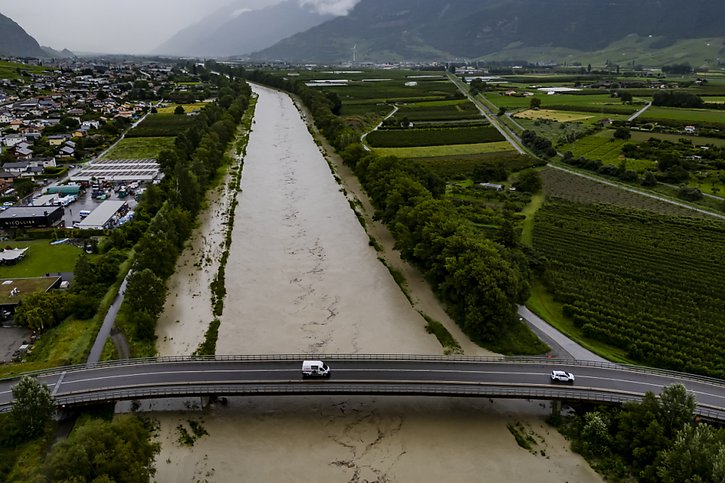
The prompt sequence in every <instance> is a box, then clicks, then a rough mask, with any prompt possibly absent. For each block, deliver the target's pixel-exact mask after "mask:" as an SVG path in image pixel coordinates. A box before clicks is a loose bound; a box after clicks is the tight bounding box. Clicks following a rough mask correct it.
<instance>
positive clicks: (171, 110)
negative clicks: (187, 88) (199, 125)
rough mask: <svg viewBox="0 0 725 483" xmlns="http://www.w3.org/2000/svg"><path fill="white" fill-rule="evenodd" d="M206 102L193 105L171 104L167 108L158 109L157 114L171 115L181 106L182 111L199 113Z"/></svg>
mask: <svg viewBox="0 0 725 483" xmlns="http://www.w3.org/2000/svg"><path fill="white" fill-rule="evenodd" d="M206 105H207V103H206V102H195V103H193V104H171V105H168V106H163V107H159V108H158V113H159V114H173V113H174V111H175V110H176V108H177V107H179V106H181V107H183V108H184V111H185V112H187V113H189V112H194V111H201V110H202V109H204V108H205V107H206Z"/></svg>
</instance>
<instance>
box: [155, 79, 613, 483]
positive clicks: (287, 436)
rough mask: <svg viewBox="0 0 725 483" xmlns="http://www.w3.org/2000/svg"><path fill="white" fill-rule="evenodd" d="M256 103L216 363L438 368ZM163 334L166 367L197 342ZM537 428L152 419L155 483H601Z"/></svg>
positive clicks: (421, 420) (263, 92)
mask: <svg viewBox="0 0 725 483" xmlns="http://www.w3.org/2000/svg"><path fill="white" fill-rule="evenodd" d="M254 91H255V92H256V93H257V94H258V95H259V99H258V103H257V108H256V115H255V122H254V124H253V129H252V133H251V136H250V139H249V145H248V148H247V155H246V158H245V164H244V171H243V177H242V185H241V189H242V191H241V192H240V193H238V200H239V205H238V207H237V209H236V214H235V220H234V231H233V242H232V245H231V252H230V257H229V261H228V264H227V268H226V288H227V297H226V300H225V308H224V314H223V316H222V317H221V326H220V329H219V339H218V342H217V351H216V352H217V354H265V353H300V352H305V353H336V352H337V353H425V354H441V353H442V348H441V346H440V345H439V343H438V342H437V341H436V339H435V338H434V337H433V336H432V335H429V334H427V333H426V332H425V329H424V327H425V322H424V321H423V319H422V318H421V316H420V315H419V314H418V313H417V312H416V311H415V310H413V309H412V308H411V306H410V304H409V302H408V300H407V299H406V298H405V296H404V295H403V293H402V292H401V291H400V289H399V288H398V286H397V285H396V284H395V282H394V280H393V278H392V277H391V275H390V274H389V272H388V271H387V269H386V268H385V267H384V266H383V265H382V264H381V263H380V262H379V261H378V260H377V254H376V252H375V250H374V249H373V248H371V247H370V246H369V244H368V236H367V234H366V233H365V231H364V229H363V228H362V227H361V225H360V224H359V222H358V220H357V218H356V216H355V214H354V212H353V211H352V210H351V209H350V206H349V204H348V201H347V199H346V197H345V195H344V193H343V192H342V189H341V187H340V186H339V185H338V184H337V183H336V181H335V178H334V177H333V175H332V173H331V172H330V168H329V167H328V165H327V163H326V161H325V159H324V157H323V156H322V154H321V153H320V150H319V148H318V146H317V145H316V144H315V141H314V139H313V138H312V136H311V135H310V133H309V132H308V130H307V127H306V125H305V123H304V121H303V120H302V118H301V116H300V113H299V112H298V111H297V109H296V108H295V106H294V104H293V102H292V100H291V99H290V97H289V96H287V95H286V94H284V93H280V92H277V91H274V90H271V89H267V88H263V87H258V86H255V87H254ZM213 206H214V205H212V208H211V209H210V210H209V211H210V216H214V213H215V210H214V208H213ZM217 212H218V211H217ZM204 226H205V225H204V224H202V227H201V229H202V230H203V229H204ZM212 228H214V227H213V224H212ZM217 228H218V227H217ZM198 237H199V238H198V240H204V243H205V244H210V245H218V244H219V243H221V241H222V238H223V233H222V231H221V230H218V229H211V228H210V230H209V232H208V233H204V234H201V235H198ZM180 263H184V262H180ZM186 266H187V268H190V267H191V265H189V264H187V265H186ZM199 270H204V268H203V267H202V268H199ZM187 276H188V274H187ZM203 278H204V277H202V279H203ZM175 287H179V288H180V292H179V293H173V291H174V290H175ZM170 288H171V290H172V293H170V294H169V300H170V301H173V304H174V305H175V306H176V307H177V310H175V311H174V312H176V313H178V314H179V315H182V313H183V311H178V307H183V306H184V305H185V304H187V305H190V306H191V305H194V304H195V302H199V300H200V299H201V298H203V297H197V298H196V299H195V300H190V298H191V297H193V295H190V289H189V287H184V285H183V284H176V285H175V284H174V282H173V281H172V282H171V284H170ZM209 312H210V313H211V311H209ZM172 318H173V317H172ZM201 319H203V317H201V318H200V320H201ZM208 320H211V315H209V319H208ZM164 324H165V326H164V329H163V332H160V333H163V334H164V337H165V340H161V341H160V348H161V347H163V351H162V352H163V353H165V354H174V353H178V354H185V353H188V352H189V350H188V349H189V347H190V345H191V344H189V343H188V341H195V340H200V339H201V338H202V336H203V332H204V331H205V330H206V328H207V326H206V325H205V324H202V323H195V324H184V323H181V322H178V323H177V322H175V321H173V320H167V321H166V322H164ZM174 340H179V341H187V342H184V343H180V344H179V345H175V344H174V343H173V341H174ZM333 370H334V368H333ZM512 408H513V409H512ZM537 412H540V409H539V406H537V405H534V404H530V403H524V402H521V403H514V404H513V406H509V405H500V404H498V403H491V402H489V401H488V400H483V401H469V400H466V401H459V400H452V399H445V398H439V399H417V398H369V397H349V398H342V397H334V398H318V397H315V398H305V397H279V398H258V399H255V398H252V399H243V398H239V399H237V398H232V399H230V400H229V402H228V404H227V405H224V406H222V405H219V404H217V405H216V406H215V407H214V408H212V409H211V410H208V411H206V412H203V413H202V412H196V413H195V412H187V413H158V414H155V415H154V416H155V417H158V418H159V420H160V422H161V434H160V441H161V442H162V451H161V454H160V455H159V457H158V458H157V462H156V467H157V470H158V473H157V480H158V481H160V482H172V481H174V482H175V481H205V480H206V481H219V482H224V481H329V482H339V481H380V482H382V481H438V480H443V479H445V480H446V481H480V480H481V478H482V475H484V474H485V475H487V476H486V481H528V480H530V478H531V475H533V474H536V475H537V477H536V479H537V481H552V482H554V481H564V480H567V479H568V480H569V481H600V480H599V478H598V477H597V476H596V474H594V473H593V471H592V470H591V469H589V467H588V466H587V464H586V463H585V462H584V461H583V459H581V458H580V457H579V456H577V455H574V454H571V453H570V452H569V451H568V449H566V443H565V442H564V441H563V439H562V437H561V436H559V435H558V433H556V431H555V430H553V429H549V428H547V427H545V426H544V425H543V423H542V421H541V419H540V418H539V417H538V416H535V415H533V414H534V413H537ZM190 420H193V421H199V422H201V425H202V427H203V428H204V429H205V430H206V432H208V433H209V434H208V435H204V436H201V437H200V438H199V439H198V440H196V442H195V443H194V446H193V447H190V446H188V445H183V444H180V443H179V441H178V440H179V434H180V433H179V430H178V429H177V427H178V425H180V424H181V425H182V426H185V427H187V428H190V426H189V421H190ZM517 421H520V422H521V424H522V425H523V427H526V428H528V430H530V431H533V432H535V433H536V434H538V435H539V436H540V439H541V440H544V442H542V443H541V449H545V454H546V456H542V455H541V454H533V453H532V452H529V451H526V450H524V449H522V448H519V447H518V446H517V445H516V442H515V440H514V438H513V437H512V436H511V434H510V433H509V432H508V430H507V429H506V423H507V422H512V423H513V422H517Z"/></svg>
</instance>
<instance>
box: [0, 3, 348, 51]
mask: <svg viewBox="0 0 725 483" xmlns="http://www.w3.org/2000/svg"><path fill="white" fill-rule="evenodd" d="M236 1H241V2H244V1H245V0H236ZM312 1H319V0H312ZM325 1H330V0H325ZM279 2H280V0H248V1H247V2H246V3H247V4H248V5H249V6H250V7H256V8H259V7H260V6H265V5H273V4H275V3H279ZM231 3H235V0H0V13H2V14H3V15H5V16H7V17H10V18H11V19H13V20H15V21H16V22H17V23H18V24H20V26H21V27H23V28H24V29H25V30H26V31H27V32H28V33H29V34H30V35H32V36H33V37H35V39H36V40H37V41H38V42H39V43H40V44H41V45H47V46H50V47H53V48H54V49H58V50H60V49H65V48H67V49H70V50H74V51H84V52H103V53H129V54H136V53H138V54H143V53H146V52H149V51H151V50H153V49H154V48H155V47H157V46H158V45H159V44H161V43H162V42H164V41H165V40H167V39H168V38H169V37H171V36H172V35H173V34H175V33H176V32H178V31H179V30H181V29H182V28H184V27H186V26H187V25H190V24H192V23H195V22H196V21H198V20H200V19H201V18H203V17H205V16H206V15H208V14H210V13H212V12H214V11H215V10H216V9H218V8H219V7H222V6H225V5H228V4H231ZM331 3H349V0H347V1H346V0H331ZM353 3H354V2H353Z"/></svg>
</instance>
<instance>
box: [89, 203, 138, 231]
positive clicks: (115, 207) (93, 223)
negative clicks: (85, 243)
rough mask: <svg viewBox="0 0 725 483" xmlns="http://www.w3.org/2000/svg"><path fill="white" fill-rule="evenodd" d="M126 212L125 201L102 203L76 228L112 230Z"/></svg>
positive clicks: (126, 205)
mask: <svg viewBox="0 0 725 483" xmlns="http://www.w3.org/2000/svg"><path fill="white" fill-rule="evenodd" d="M127 212H128V203H126V202H125V201H104V202H103V203H101V206H99V207H98V208H96V209H95V210H93V211H92V212H91V214H90V215H88V216H87V217H86V218H85V219H84V220H83V221H81V222H80V223H79V224H78V228H80V229H82V230H105V229H108V228H113V227H114V226H116V224H117V223H118V220H120V219H121V218H122V217H123V216H124V215H125V214H126V213H127Z"/></svg>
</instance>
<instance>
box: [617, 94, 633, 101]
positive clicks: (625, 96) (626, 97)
mask: <svg viewBox="0 0 725 483" xmlns="http://www.w3.org/2000/svg"><path fill="white" fill-rule="evenodd" d="M617 95H618V96H619V98H620V99H621V100H622V104H631V103H632V99H633V96H632V93H631V92H627V91H619V92H617Z"/></svg>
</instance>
